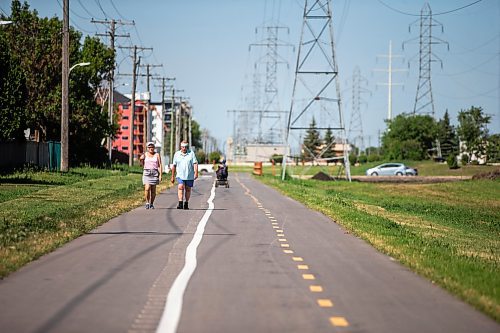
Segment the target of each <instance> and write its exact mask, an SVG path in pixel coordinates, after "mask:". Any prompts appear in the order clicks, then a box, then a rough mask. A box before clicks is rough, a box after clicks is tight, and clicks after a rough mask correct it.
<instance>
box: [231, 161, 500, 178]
mask: <svg viewBox="0 0 500 333" xmlns="http://www.w3.org/2000/svg"><path fill="white" fill-rule="evenodd" d="M398 162H401V163H405V164H406V165H408V166H410V167H414V168H417V169H418V175H419V176H459V177H460V176H462V177H463V176H473V175H475V174H478V173H484V172H490V171H493V170H495V169H498V168H499V167H498V166H492V165H467V166H464V167H461V168H459V169H455V170H451V169H450V168H448V165H447V164H446V163H434V162H432V161H418V162H415V161H398ZM382 163H385V162H382V161H379V162H371V163H366V164H362V165H358V166H356V165H351V166H350V169H351V175H352V176H364V175H365V172H366V170H367V169H369V168H372V167H374V166H376V165H379V164H382ZM235 168H236V170H238V169H239V168H238V167H235ZM247 169H251V168H249V167H247ZM320 171H322V172H324V173H326V174H329V175H331V176H337V175H338V174H339V171H340V172H342V173H341V175H343V172H344V171H343V168H342V169H341V167H340V166H338V165H329V166H310V165H307V164H305V165H304V166H302V165H301V164H299V165H289V166H288V172H289V173H290V174H295V175H309V176H312V175H315V174H316V173H318V172H320ZM266 172H267V173H270V172H271V167H266ZM276 172H277V173H279V172H281V166H279V165H278V166H276Z"/></svg>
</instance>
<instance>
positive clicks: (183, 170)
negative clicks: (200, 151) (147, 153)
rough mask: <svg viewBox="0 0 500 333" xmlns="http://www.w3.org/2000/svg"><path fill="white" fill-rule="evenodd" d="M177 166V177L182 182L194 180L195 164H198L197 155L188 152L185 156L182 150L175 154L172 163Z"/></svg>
mask: <svg viewBox="0 0 500 333" xmlns="http://www.w3.org/2000/svg"><path fill="white" fill-rule="evenodd" d="M172 164H173V165H174V166H175V171H176V173H177V177H178V178H180V179H182V180H194V164H198V160H197V159H196V155H195V154H194V152H193V151H191V150H188V151H186V154H183V153H182V152H181V151H180V150H178V151H176V152H175V155H174V160H173V163H172Z"/></svg>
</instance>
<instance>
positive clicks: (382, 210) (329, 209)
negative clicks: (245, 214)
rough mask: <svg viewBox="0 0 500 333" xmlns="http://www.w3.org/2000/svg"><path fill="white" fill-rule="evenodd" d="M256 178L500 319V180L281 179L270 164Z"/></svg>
mask: <svg viewBox="0 0 500 333" xmlns="http://www.w3.org/2000/svg"><path fill="white" fill-rule="evenodd" d="M417 167H419V165H418V164H417ZM425 167H428V166H427V165H425V166H424V168H423V169H424V170H426V168H425ZM481 168H482V167H481ZM497 168H498V167H497ZM489 169H490V168H483V169H480V170H481V171H484V170H489ZM464 171H465V170H464ZM466 172H469V174H470V175H471V174H473V172H472V171H471V170H467V171H466ZM442 173H445V175H449V173H448V172H446V170H444V172H441V174H442ZM257 178H259V179H261V180H262V181H263V182H264V183H266V184H268V185H271V186H273V187H275V188H277V189H279V190H280V191H281V192H283V193H284V194H286V195H287V196H289V197H291V198H294V199H295V200H298V201H300V202H303V203H304V204H306V205H307V206H309V207H311V208H312V209H315V210H318V211H321V212H322V213H324V214H325V215H327V216H329V217H331V218H332V219H333V220H335V221H336V222H337V223H339V224H341V225H342V226H344V227H345V228H346V229H348V230H349V231H350V232H352V233H353V234H355V235H357V236H359V237H361V238H363V239H364V240H366V241H367V242H369V243H370V244H372V245H373V246H374V247H375V248H377V249H378V250H380V251H381V252H384V253H386V254H388V255H390V256H392V257H394V258H395V259H397V260H398V261H400V262H401V263H403V264H404V265H406V266H408V267H409V268H411V269H412V270H414V271H415V272H417V273H419V274H421V275H423V276H425V277H426V278H428V279H430V280H431V281H433V282H435V283H437V284H439V285H441V286H442V287H444V288H445V289H447V290H449V291H450V292H452V293H453V294H455V295H457V296H458V297H460V298H462V299H463V300H465V301H467V302H468V303H470V304H472V305H473V306H475V307H476V308H477V309H479V310H481V311H483V312H484V313H486V314H488V315H489V316H491V317H492V318H494V319H495V320H497V321H500V181H499V180H481V181H470V180H468V181H460V182H448V183H434V184H401V183H394V184H391V183H383V184H381V183H361V182H351V183H349V182H347V181H326V182H325V181H317V180H290V181H286V182H282V181H280V180H279V179H278V177H272V176H271V175H270V171H269V170H266V171H265V175H264V177H257Z"/></svg>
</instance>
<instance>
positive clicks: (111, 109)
mask: <svg viewBox="0 0 500 333" xmlns="http://www.w3.org/2000/svg"><path fill="white" fill-rule="evenodd" d="M91 22H92V23H100V24H109V25H110V28H109V32H108V33H107V34H97V36H108V35H109V42H110V48H111V50H113V57H114V54H115V37H130V34H124V35H117V34H116V24H122V25H124V24H129V25H135V23H134V22H124V21H121V20H111V21H108V20H104V21H99V20H94V19H92V20H91ZM114 76H115V66H114V63H113V68H112V69H111V72H110V73H109V80H108V81H109V82H108V84H109V96H108V118H109V124H110V125H113V113H114V100H113V98H114V96H113V92H114ZM107 147H108V158H109V161H110V162H112V161H111V152H112V149H113V134H112V135H110V136H109V137H108V139H107Z"/></svg>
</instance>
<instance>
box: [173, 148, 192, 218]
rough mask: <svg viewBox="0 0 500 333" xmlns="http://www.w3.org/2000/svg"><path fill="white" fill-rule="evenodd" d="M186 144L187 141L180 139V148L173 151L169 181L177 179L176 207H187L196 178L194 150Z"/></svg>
mask: <svg viewBox="0 0 500 333" xmlns="http://www.w3.org/2000/svg"><path fill="white" fill-rule="evenodd" d="M188 145H189V144H188V142H187V141H182V142H181V149H180V150H178V151H176V152H175V154H174V159H173V161H172V177H171V179H170V181H171V182H172V184H173V183H174V181H175V178H176V179H177V183H178V186H177V196H178V198H179V204H178V205H177V209H189V205H188V202H189V198H190V197H191V188H192V187H193V185H194V181H195V179H197V178H198V160H197V159H196V156H195V154H194V152H193V151H191V150H190V149H188ZM176 173H177V176H176ZM183 201H184V204H183V203H182V202H183Z"/></svg>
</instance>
